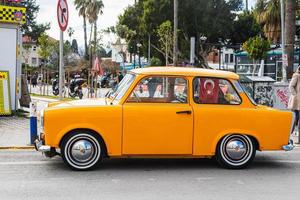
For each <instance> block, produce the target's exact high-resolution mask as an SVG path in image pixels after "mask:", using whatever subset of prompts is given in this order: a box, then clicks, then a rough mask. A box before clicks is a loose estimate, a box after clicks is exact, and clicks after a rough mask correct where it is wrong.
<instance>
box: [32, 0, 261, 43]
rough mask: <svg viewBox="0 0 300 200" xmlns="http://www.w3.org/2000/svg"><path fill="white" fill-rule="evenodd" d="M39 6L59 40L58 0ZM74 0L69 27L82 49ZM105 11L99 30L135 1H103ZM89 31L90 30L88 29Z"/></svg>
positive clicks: (42, 19)
mask: <svg viewBox="0 0 300 200" xmlns="http://www.w3.org/2000/svg"><path fill="white" fill-rule="evenodd" d="M36 2H37V4H38V5H39V6H40V11H39V13H38V15H37V20H38V22H39V23H47V22H50V23H51V29H50V30H49V31H48V32H47V33H48V34H49V35H50V36H51V37H53V38H55V39H59V27H58V24H57V17H56V6H57V0H36ZM73 2H74V0H68V4H69V13H70V20H69V26H68V27H72V28H73V29H74V30H75V33H74V35H73V36H72V39H76V40H77V41H78V43H79V46H80V47H81V48H82V47H83V44H84V41H83V28H82V26H83V20H82V17H79V16H78V12H77V11H76V9H75V7H74V4H73ZM255 2H256V0H249V8H251V7H253V6H254V5H255ZM103 3H104V9H103V15H102V16H100V18H99V20H98V27H99V28H98V29H99V30H101V29H106V28H107V27H110V26H114V25H116V23H117V21H118V16H119V15H120V14H122V13H123V10H124V9H125V8H126V7H128V6H129V5H133V4H134V0H103ZM88 29H89V28H88ZM88 36H89V35H88ZM64 37H65V39H69V36H67V34H65V36H64ZM113 40H115V39H114V38H113V37H111V36H105V37H104V38H103V43H104V44H107V43H109V42H114V41H113Z"/></svg>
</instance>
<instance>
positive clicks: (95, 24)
mask: <svg viewBox="0 0 300 200" xmlns="http://www.w3.org/2000/svg"><path fill="white" fill-rule="evenodd" d="M94 55H95V56H97V20H96V21H95V22H94Z"/></svg>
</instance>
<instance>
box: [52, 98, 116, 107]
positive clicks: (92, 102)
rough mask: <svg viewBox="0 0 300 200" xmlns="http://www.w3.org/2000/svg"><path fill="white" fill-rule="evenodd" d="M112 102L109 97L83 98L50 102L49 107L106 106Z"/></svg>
mask: <svg viewBox="0 0 300 200" xmlns="http://www.w3.org/2000/svg"><path fill="white" fill-rule="evenodd" d="M109 103H110V100H109V99H105V98H97V99H83V100H74V101H58V102H53V103H49V105H48V107H56V108H58V107H78V106H80V107H81V106H105V105H108V104H109Z"/></svg>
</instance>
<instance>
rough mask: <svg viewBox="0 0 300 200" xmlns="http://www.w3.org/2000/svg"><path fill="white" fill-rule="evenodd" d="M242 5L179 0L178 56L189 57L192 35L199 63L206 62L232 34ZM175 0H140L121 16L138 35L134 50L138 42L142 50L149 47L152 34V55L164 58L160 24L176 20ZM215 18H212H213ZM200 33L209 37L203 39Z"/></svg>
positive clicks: (132, 44) (122, 22) (233, 0)
mask: <svg viewBox="0 0 300 200" xmlns="http://www.w3.org/2000/svg"><path fill="white" fill-rule="evenodd" d="M241 5H242V1H240V0H231V1H227V0H209V1H208V0H180V1H178V19H180V20H179V21H178V47H179V49H180V51H178V54H179V58H178V59H179V60H183V61H186V60H189V56H190V53H189V51H190V38H191V37H195V38H196V43H197V46H196V52H197V61H198V63H197V66H207V65H208V64H207V61H206V60H207V56H208V54H209V53H210V52H211V51H212V50H213V49H214V48H215V47H216V46H217V45H218V44H219V41H220V40H221V41H225V40H228V39H231V38H233V36H232V35H233V33H234V32H236V31H238V30H234V27H233V22H234V20H235V18H236V14H235V13H236V12H232V11H236V10H239V9H240V7H241ZM173 8H174V1H170V0H139V1H138V2H137V3H136V4H135V5H134V6H129V7H128V8H126V9H125V11H124V13H123V14H122V15H121V16H120V17H119V22H118V24H119V25H125V26H127V27H128V29H129V30H131V31H134V32H135V33H136V35H135V36H134V37H133V38H131V39H130V40H129V41H128V40H126V42H127V43H128V47H129V48H128V49H129V52H131V53H136V44H137V43H141V44H142V48H143V54H146V53H147V51H148V41H149V36H150V38H151V44H150V45H151V49H153V50H154V51H152V52H151V54H152V57H156V58H159V59H160V60H164V56H163V55H164V52H163V54H161V53H162V52H161V49H160V48H159V46H160V40H159V36H158V34H157V31H156V30H157V29H158V27H159V26H160V25H161V24H162V23H164V22H165V21H168V20H169V21H171V22H173V20H174V12H173ZM212 19H213V21H212ZM201 36H205V37H206V38H207V40H206V42H205V43H203V42H201V40H200V37H201Z"/></svg>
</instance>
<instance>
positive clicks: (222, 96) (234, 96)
mask: <svg viewBox="0 0 300 200" xmlns="http://www.w3.org/2000/svg"><path fill="white" fill-rule="evenodd" d="M193 96H194V101H195V103H198V104H222V105H239V104H241V103H242V100H241V98H240V96H239V95H238V93H237V91H236V90H235V88H234V87H233V85H232V84H231V82H229V81H228V80H226V79H220V78H210V77H198V78H195V79H194V81H193Z"/></svg>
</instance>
